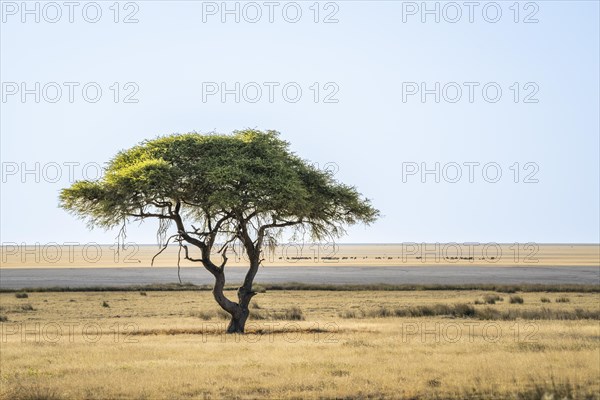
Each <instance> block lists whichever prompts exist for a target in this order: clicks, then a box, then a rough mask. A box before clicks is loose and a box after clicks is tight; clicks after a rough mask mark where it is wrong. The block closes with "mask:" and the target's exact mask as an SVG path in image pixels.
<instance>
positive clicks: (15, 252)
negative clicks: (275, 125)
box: [0, 243, 600, 268]
mask: <svg viewBox="0 0 600 400" xmlns="http://www.w3.org/2000/svg"><path fill="white" fill-rule="evenodd" d="M158 250H159V248H158V246H156V245H138V244H130V245H129V246H127V247H126V248H125V249H123V248H121V246H117V245H112V246H108V245H99V244H96V243H87V244H79V245H75V244H64V243H63V244H56V243H54V244H53V243H46V244H44V243H38V244H25V243H13V244H7V243H4V246H2V247H1V248H0V252H1V257H0V267H1V268H22V267H26V268H36V267H40V268H62V267H64V268H78V267H93V268H101V267H148V266H150V264H151V261H152V257H153V256H154V255H155V254H156V253H157V252H158ZM178 250H179V249H178V247H177V246H175V245H171V246H169V247H168V248H167V249H166V250H165V251H164V252H163V253H162V254H161V255H160V256H159V257H157V258H156V260H155V263H154V266H157V267H173V266H175V265H176V264H177V253H178ZM216 250H217V248H215V251H216ZM237 250H238V251H237V253H234V252H233V250H230V251H229V253H228V257H229V260H228V263H227V265H228V266H230V267H236V266H241V267H247V266H248V260H247V259H245V255H244V254H243V252H242V251H240V249H239V248H238V249H237ZM192 251H193V250H192ZM214 260H215V261H219V262H220V260H221V257H220V255H218V254H215V255H214ZM599 262H600V246H598V245H597V244H535V243H531V244H524V243H521V244H496V243H471V244H468V243H457V244H451V243H438V244H435V243H428V244H424V243H404V244H332V243H330V244H302V243H300V244H298V243H291V244H287V245H281V246H278V247H276V248H275V249H274V251H272V252H268V253H267V254H265V257H264V261H263V265H265V266H294V265H304V266H306V265H311V266H327V265H329V266H439V265H456V266H478V267H481V266H492V267H493V266H523V267H535V266H598V265H599V264H598V263H599ZM181 266H182V267H188V266H194V267H197V266H198V264H196V263H192V262H189V261H185V260H183V257H182V261H181Z"/></svg>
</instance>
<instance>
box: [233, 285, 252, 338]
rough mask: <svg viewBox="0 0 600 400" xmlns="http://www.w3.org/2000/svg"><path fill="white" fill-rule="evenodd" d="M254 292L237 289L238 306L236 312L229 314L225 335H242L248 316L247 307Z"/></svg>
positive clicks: (242, 288) (241, 288)
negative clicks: (229, 319) (229, 318)
mask: <svg viewBox="0 0 600 400" xmlns="http://www.w3.org/2000/svg"><path fill="white" fill-rule="evenodd" d="M255 294H256V292H253V291H252V290H248V289H247V288H246V287H244V286H242V287H240V288H239V289H238V301H239V302H238V304H237V307H236V308H237V310H236V312H234V313H232V314H231V321H230V322H229V326H228V327H227V333H244V330H245V328H246V321H247V320H248V316H249V315H250V310H249V305H250V300H252V297H254V295H255Z"/></svg>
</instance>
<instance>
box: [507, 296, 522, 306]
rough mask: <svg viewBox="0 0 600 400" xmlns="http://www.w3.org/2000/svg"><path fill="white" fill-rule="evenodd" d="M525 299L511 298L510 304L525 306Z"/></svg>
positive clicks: (519, 297)
mask: <svg viewBox="0 0 600 400" xmlns="http://www.w3.org/2000/svg"><path fill="white" fill-rule="evenodd" d="M523 302H524V301H523V298H522V297H521V296H517V295H514V296H510V304H523Z"/></svg>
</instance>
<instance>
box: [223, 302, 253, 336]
mask: <svg viewBox="0 0 600 400" xmlns="http://www.w3.org/2000/svg"><path fill="white" fill-rule="evenodd" d="M240 311H241V312H240V313H237V315H232V316H231V321H229V326H227V333H244V330H245V329H246V320H247V319H248V314H249V310H248V309H247V308H246V310H240Z"/></svg>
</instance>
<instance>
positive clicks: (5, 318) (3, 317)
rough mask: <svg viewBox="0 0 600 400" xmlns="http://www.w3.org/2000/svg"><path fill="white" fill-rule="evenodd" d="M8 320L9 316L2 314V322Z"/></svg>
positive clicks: (0, 317)
mask: <svg viewBox="0 0 600 400" xmlns="http://www.w3.org/2000/svg"><path fill="white" fill-rule="evenodd" d="M6 321H8V317H7V316H6V315H0V322H6Z"/></svg>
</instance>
